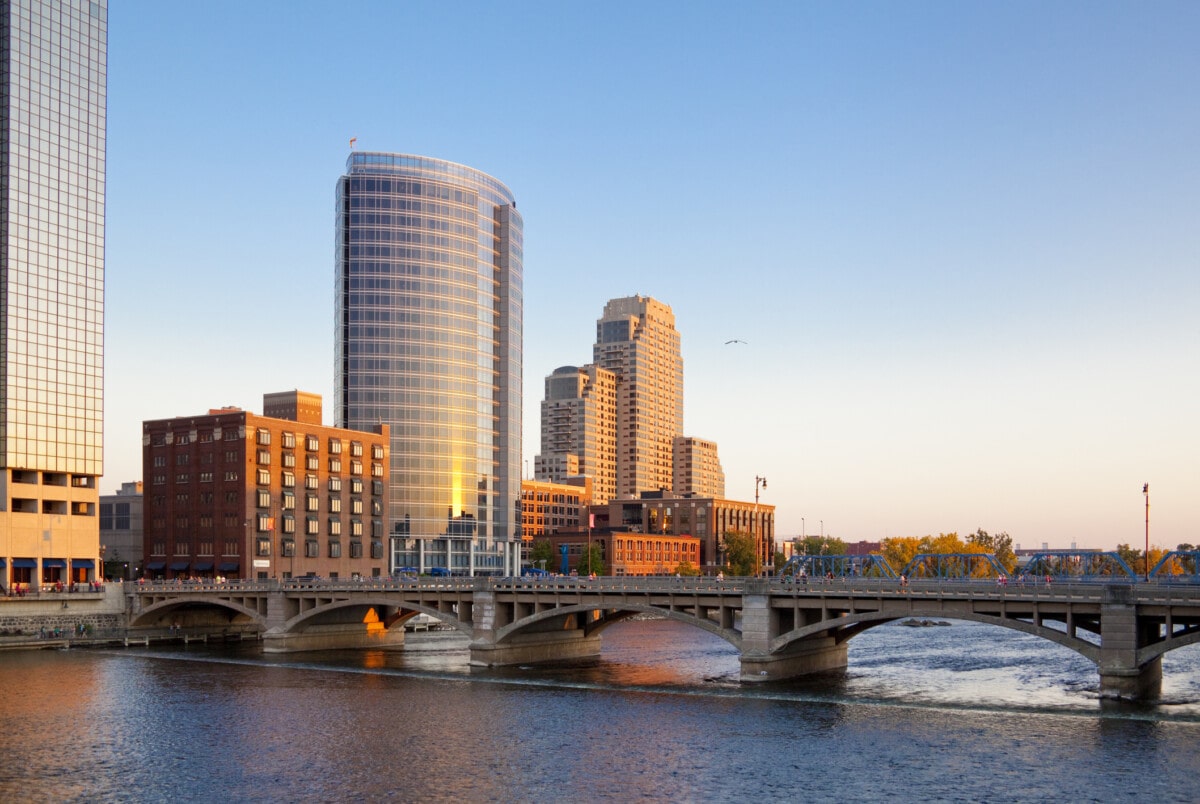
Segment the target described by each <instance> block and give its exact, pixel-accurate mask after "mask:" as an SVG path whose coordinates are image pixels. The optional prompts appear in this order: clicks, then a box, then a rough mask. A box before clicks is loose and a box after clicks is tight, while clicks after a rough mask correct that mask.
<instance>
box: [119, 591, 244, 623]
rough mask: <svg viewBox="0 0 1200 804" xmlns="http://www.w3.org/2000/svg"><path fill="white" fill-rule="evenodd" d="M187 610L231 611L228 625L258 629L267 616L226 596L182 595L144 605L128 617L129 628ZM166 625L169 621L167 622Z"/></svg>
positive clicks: (154, 621)
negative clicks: (251, 626)
mask: <svg viewBox="0 0 1200 804" xmlns="http://www.w3.org/2000/svg"><path fill="white" fill-rule="evenodd" d="M184 611H188V612H202V611H208V612H221V611H227V612H230V613H231V617H230V619H229V621H228V624H229V625H253V626H256V627H257V628H258V629H260V630H264V631H265V630H266V628H267V618H266V616H265V615H263V614H262V613H260V612H258V611H256V610H255V609H252V608H250V607H249V606H246V605H244V604H242V603H237V602H235V601H233V600H230V599H228V598H222V597H213V596H212V595H183V596H181V597H173V598H170V599H168V600H160V601H158V602H157V603H152V604H150V605H149V606H146V607H145V608H143V609H142V610H141V611H139V612H138V613H137V614H136V615H133V616H131V617H130V618H129V626H130V627H131V628H146V627H151V626H155V625H161V624H162V623H163V620H164V619H170V616H171V615H173V614H177V613H181V612H184ZM167 624H168V625H169V624H170V623H167Z"/></svg>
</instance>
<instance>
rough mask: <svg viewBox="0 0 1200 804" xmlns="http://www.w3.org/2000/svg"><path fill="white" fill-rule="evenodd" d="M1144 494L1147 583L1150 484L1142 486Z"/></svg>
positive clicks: (1147, 579)
mask: <svg viewBox="0 0 1200 804" xmlns="http://www.w3.org/2000/svg"><path fill="white" fill-rule="evenodd" d="M1142 494H1144V495H1146V554H1145V556H1144V560H1145V562H1146V581H1147V583H1148V582H1149V581H1150V484H1149V483H1143V484H1142Z"/></svg>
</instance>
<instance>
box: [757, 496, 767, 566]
mask: <svg viewBox="0 0 1200 804" xmlns="http://www.w3.org/2000/svg"><path fill="white" fill-rule="evenodd" d="M766 487H767V479H766V478H765V477H759V476H758V475H755V476H754V549H755V552H756V553H757V555H758V571H757V572H755V573H754V574H755V575H761V574H762V573H763V567H765V566H766V564H767V562H766V561H764V560H763V546H762V538H763V532H762V522H761V520H760V519H759V516H758V490H759V489H760V488H761V489H765V488H766Z"/></svg>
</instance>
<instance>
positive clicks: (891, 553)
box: [879, 536, 922, 572]
mask: <svg viewBox="0 0 1200 804" xmlns="http://www.w3.org/2000/svg"><path fill="white" fill-rule="evenodd" d="M920 552H922V550H921V539H919V538H918V537H916V536H892V537H891V538H887V539H883V540H881V541H880V542H879V555H881V556H883V558H884V560H886V561H887V563H889V564H891V565H892V569H894V570H895V571H896V572H900V571H901V570H902V569H904V567H905V566H907V565H908V562H910V561H912V560H913V558H914V557H915V556H916V555H917V554H918V553H920Z"/></svg>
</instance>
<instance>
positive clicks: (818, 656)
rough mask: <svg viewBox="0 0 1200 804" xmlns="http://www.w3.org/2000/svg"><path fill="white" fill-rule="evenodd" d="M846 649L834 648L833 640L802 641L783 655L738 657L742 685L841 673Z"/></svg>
mask: <svg viewBox="0 0 1200 804" xmlns="http://www.w3.org/2000/svg"><path fill="white" fill-rule="evenodd" d="M848 647H849V646H848V645H847V644H846V643H845V642H843V643H841V644H837V643H836V642H835V641H834V639H833V637H822V638H814V639H806V640H803V641H802V642H797V643H794V644H793V645H792V646H791V648H790V649H789V650H788V652H787V653H782V654H776V655H771V656H763V655H755V654H750V653H743V654H742V673H741V680H742V681H743V682H755V681H782V680H784V679H788V678H796V677H797V676H806V675H809V674H810V673H824V672H828V671H830V670H844V669H845V668H846V666H847V664H848V663H849V658H848Z"/></svg>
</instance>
